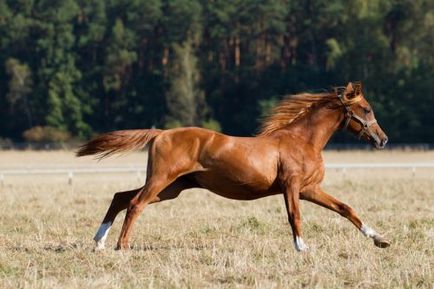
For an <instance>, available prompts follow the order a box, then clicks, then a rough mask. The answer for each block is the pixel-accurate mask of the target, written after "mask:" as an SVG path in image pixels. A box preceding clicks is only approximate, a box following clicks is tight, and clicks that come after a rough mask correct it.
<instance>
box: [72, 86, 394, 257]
mask: <svg viewBox="0 0 434 289" xmlns="http://www.w3.org/2000/svg"><path fill="white" fill-rule="evenodd" d="M340 128H341V129H346V130H349V131H350V132H352V133H353V134H355V135H357V136H358V137H359V138H363V139H364V140H366V141H367V142H370V143H371V144H372V145H373V146H374V147H375V148H378V149H382V148H384V147H385V145H386V143H387V140H388V139H387V136H386V134H385V133H384V132H383V130H382V129H381V128H380V126H379V124H378V123H377V121H376V119H375V116H374V111H373V109H372V107H371V106H370V104H369V103H368V102H367V100H366V99H365V97H364V95H363V92H362V84H361V82H349V83H348V84H347V85H346V86H342V87H334V88H333V89H331V90H330V91H328V92H322V93H316V94H312V93H301V94H296V95H291V96H287V97H285V98H284V99H283V100H281V102H280V103H278V105H276V106H275V108H274V109H273V110H272V113H271V114H270V115H269V116H268V118H266V119H265V120H264V122H263V124H262V127H261V128H260V131H259V133H258V134H257V135H255V136H252V137H235V136H228V135H225V134H221V133H218V132H215V131H211V130H207V129H204V128H198V127H182V128H174V129H168V130H160V129H139V130H120V131H113V132H109V133H106V134H103V135H101V136H98V137H96V138H94V139H93V140H91V141H89V142H88V143H86V144H84V145H82V146H81V147H80V148H79V150H78V151H77V153H76V154H77V156H86V155H97V156H99V157H100V158H104V157H108V156H110V155H112V154H116V153H122V152H127V151H132V150H140V149H144V148H145V147H148V156H149V157H148V164H147V177H146V182H145V184H144V186H142V187H140V188H137V189H135V190H131V191H125V192H118V193H116V194H114V197H113V200H112V202H111V204H110V206H109V208H108V211H107V213H106V215H105V217H104V219H103V221H102V224H101V225H100V227H99V229H98V231H97V233H96V235H95V237H94V240H95V242H96V245H95V250H100V249H104V247H105V241H106V238H107V235H108V232H109V230H110V227H111V226H112V224H113V222H114V221H115V218H116V216H117V215H118V213H119V212H121V211H122V210H125V209H126V210H127V212H126V215H125V220H124V222H123V226H122V229H121V233H120V236H119V239H118V242H117V246H116V249H128V248H129V236H130V232H131V228H132V226H133V225H134V223H135V221H136V219H137V217H138V216H139V215H140V213H141V212H142V211H143V209H144V208H145V207H146V206H147V205H149V204H152V203H156V202H162V201H166V200H171V199H174V198H176V197H178V196H179V194H180V193H181V192H182V191H183V190H186V189H191V188H204V189H207V190H209V191H211V192H213V193H215V194H217V195H220V196H223V197H226V198H229V199H235V200H254V199H258V198H263V197H267V196H271V195H277V194H281V195H283V197H284V201H285V206H286V212H287V216H288V222H289V224H290V226H291V228H292V233H293V242H294V245H295V249H296V250H297V251H305V250H307V249H308V246H307V245H306V243H305V242H304V241H303V239H302V229H301V213H300V208H299V201H300V200H306V201H309V202H313V203H315V204H317V205H320V206H322V207H325V208H327V209H330V210H332V211H334V212H337V213H339V214H340V215H342V216H343V217H345V218H347V219H348V220H349V221H350V222H351V223H353V224H354V225H355V226H356V228H357V229H358V230H360V231H361V232H362V233H363V234H364V235H365V236H366V237H368V238H371V239H373V241H374V244H375V245H376V246H377V247H380V248H386V247H388V246H389V245H390V242H389V241H388V240H387V239H386V238H385V237H383V236H382V235H380V234H379V233H377V232H376V231H375V230H374V229H372V228H371V227H369V226H367V225H366V224H365V223H363V222H362V221H361V220H360V218H359V217H358V216H357V214H356V212H355V210H354V209H353V208H351V207H350V206H348V205H347V204H345V203H343V202H341V201H339V200H337V199H335V198H334V197H332V196H331V195H329V194H327V193H326V192H324V191H323V190H322V188H321V186H320V184H321V181H322V180H323V177H324V162H323V159H322V150H323V149H324V147H325V145H326V144H327V142H328V141H329V139H330V137H331V136H332V135H333V133H334V132H335V131H336V130H338V129H340Z"/></svg>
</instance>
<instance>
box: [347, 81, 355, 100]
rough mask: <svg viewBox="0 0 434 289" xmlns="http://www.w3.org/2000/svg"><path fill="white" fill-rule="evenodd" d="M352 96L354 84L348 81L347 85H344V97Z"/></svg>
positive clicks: (349, 97) (353, 94)
mask: <svg viewBox="0 0 434 289" xmlns="http://www.w3.org/2000/svg"><path fill="white" fill-rule="evenodd" d="M354 96H356V94H355V93H354V85H353V83H352V82H348V84H347V87H345V98H346V99H351V98H353V97H354Z"/></svg>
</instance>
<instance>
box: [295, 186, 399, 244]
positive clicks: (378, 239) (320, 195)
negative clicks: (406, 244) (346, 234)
mask: <svg viewBox="0 0 434 289" xmlns="http://www.w3.org/2000/svg"><path fill="white" fill-rule="evenodd" d="M301 198H302V199H304V200H307V201H310V202H313V203H315V204H317V205H320V206H322V207H325V208H327V209H330V210H332V211H334V212H337V213H338V214H340V215H341V216H343V217H345V218H347V219H348V220H350V221H351V222H352V223H353V224H354V225H355V226H356V227H357V229H359V230H360V231H361V232H362V233H363V234H364V235H365V236H366V237H369V238H372V239H373V240H374V244H375V245H376V246H377V247H380V248H386V247H389V245H390V242H389V241H387V240H386V239H385V238H384V237H383V236H381V235H380V234H378V233H377V232H375V230H373V229H372V228H370V227H368V226H367V225H365V224H363V222H362V221H361V220H360V219H359V217H358V216H357V214H356V212H355V211H354V209H353V208H351V207H350V206H348V205H347V204H344V203H342V202H341V201H339V200H337V199H335V198H334V197H332V196H330V195H328V194H327V193H325V192H324V191H322V190H321V189H319V188H318V189H316V190H314V191H312V192H303V193H302V194H301Z"/></svg>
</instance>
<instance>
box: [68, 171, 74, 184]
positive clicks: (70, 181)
mask: <svg viewBox="0 0 434 289" xmlns="http://www.w3.org/2000/svg"><path fill="white" fill-rule="evenodd" d="M73 178H74V173H73V172H72V171H69V172H68V185H72V179H73Z"/></svg>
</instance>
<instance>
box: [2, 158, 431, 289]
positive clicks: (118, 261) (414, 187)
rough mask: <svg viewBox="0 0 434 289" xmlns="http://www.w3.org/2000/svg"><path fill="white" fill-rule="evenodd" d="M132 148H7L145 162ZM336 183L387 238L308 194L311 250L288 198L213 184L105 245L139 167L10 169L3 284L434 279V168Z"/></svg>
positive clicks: (393, 283) (236, 284) (332, 189)
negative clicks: (84, 152) (104, 234)
mask: <svg viewBox="0 0 434 289" xmlns="http://www.w3.org/2000/svg"><path fill="white" fill-rule="evenodd" d="M325 159H326V161H327V162H330V163H338V162H423V161H433V160H434V153H433V152H403V151H395V152H344V153H336V152H327V153H326V155H325ZM145 160H146V156H145V155H144V154H143V153H142V154H132V155H128V156H125V157H124V158H113V159H109V160H107V161H105V162H103V163H94V162H92V160H91V159H90V158H87V159H86V158H85V159H79V160H76V159H74V158H73V156H72V153H71V152H51V153H50V152H44V153H35V152H0V169H2V168H3V169H4V168H7V167H14V168H19V167H26V166H51V165H65V166H79V165H88V164H91V163H92V165H96V166H108V165H118V164H137V163H141V162H144V161H145ZM324 183H325V185H324V188H325V190H326V191H327V192H329V193H330V194H332V195H334V196H335V197H337V198H339V199H341V200H342V201H344V202H346V203H348V204H350V205H351V206H352V207H353V208H355V209H356V211H357V212H358V213H359V216H360V217H361V219H362V220H363V221H364V222H366V223H367V224H369V225H370V226H372V227H373V228H375V229H376V230H377V231H379V232H381V233H384V235H385V236H387V237H388V238H389V239H390V240H391V241H392V245H391V247H389V248H387V249H379V248H377V247H375V246H374V244H373V242H372V241H371V240H369V239H367V238H365V237H364V236H363V235H362V234H361V233H359V232H358V231H357V230H356V229H355V228H354V227H353V225H352V224H350V222H349V221H347V220H345V219H343V218H342V217H340V216H339V215H337V214H335V213H333V212H330V211H327V210H326V209H323V208H320V207H318V206H315V205H313V204H310V203H302V221H303V230H304V239H305V241H306V242H307V244H308V245H309V246H310V251H309V252H307V253H297V252H296V251H295V249H294V246H293V244H292V237H291V231H290V228H289V225H288V224H287V221H286V220H287V219H286V213H285V208H284V202H283V198H282V197H281V196H274V197H269V198H264V199H261V200H256V201H250V202H240V201H232V200H227V199H223V198H221V197H218V196H215V195H213V194H211V193H209V192H207V191H204V190H190V191H186V192H184V193H183V194H181V196H180V197H179V198H178V199H176V200H174V201H168V202H164V203H160V204H153V205H150V206H149V207H147V208H146V209H145V211H144V212H143V214H142V215H141V217H140V218H139V220H138V222H137V224H136V226H135V227H134V230H133V234H132V238H131V245H132V246H133V248H132V249H131V250H129V251H114V250H113V248H114V246H115V243H116V240H117V237H118V234H119V230H120V226H121V223H122V220H123V216H124V214H123V213H122V214H120V215H119V216H118V219H117V220H116V222H115V224H114V226H113V228H112V230H111V232H110V234H109V237H108V241H107V249H106V250H105V251H103V252H92V249H93V246H94V243H93V240H92V238H93V236H94V233H95V231H96V230H97V229H98V227H99V225H100V222H101V220H102V218H103V216H104V214H105V212H106V209H107V207H108V205H109V203H110V201H111V198H112V195H113V193H115V192H117V191H122V190H127V189H131V188H135V187H138V186H139V185H141V183H140V182H139V180H138V179H137V176H135V175H134V174H120V175H119V174H117V175H92V176H82V177H77V178H76V179H74V183H73V185H72V186H68V185H67V182H66V178H65V176H52V177H51V176H26V177H7V178H5V180H4V185H3V186H2V187H0V288H301V287H303V288H434V285H433V284H434V272H433V271H434V173H433V172H432V171H431V172H430V171H429V170H426V171H418V172H417V173H416V175H415V176H412V173H411V172H409V171H406V170H387V171H381V170H380V171H378V170H377V171H368V172H366V171H354V172H348V173H347V174H346V175H345V176H344V175H342V173H341V172H339V171H332V170H330V171H328V172H327V174H326V180H325V182H324Z"/></svg>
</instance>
